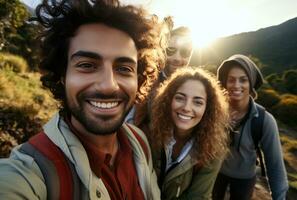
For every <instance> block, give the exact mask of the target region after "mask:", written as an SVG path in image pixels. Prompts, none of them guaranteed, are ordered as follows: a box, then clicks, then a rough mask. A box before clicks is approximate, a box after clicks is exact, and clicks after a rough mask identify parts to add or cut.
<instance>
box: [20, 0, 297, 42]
mask: <svg viewBox="0 0 297 200" xmlns="http://www.w3.org/2000/svg"><path fill="white" fill-rule="evenodd" d="M21 1H23V2H25V3H26V4H27V5H29V6H31V7H33V8H34V7H35V6H36V5H37V4H38V3H39V2H40V0H21ZM121 1H122V2H123V3H127V4H131V3H132V4H135V5H140V6H142V7H144V8H146V9H148V10H149V11H150V12H151V13H153V14H156V15H157V16H158V17H160V18H161V19H162V18H164V17H166V16H168V15H171V16H173V20H174V23H175V27H178V26H188V27H189V28H190V29H191V30H192V36H193V40H194V45H195V46H196V47H203V46H207V45H208V44H209V43H211V42H212V41H213V40H214V39H216V38H218V37H224V36H229V35H233V34H237V33H242V32H248V31H256V30H258V29H260V28H265V27H268V26H273V25H278V24H280V23H282V22H285V21H286V20H289V19H292V18H294V17H297V9H296V8H297V0H121Z"/></svg>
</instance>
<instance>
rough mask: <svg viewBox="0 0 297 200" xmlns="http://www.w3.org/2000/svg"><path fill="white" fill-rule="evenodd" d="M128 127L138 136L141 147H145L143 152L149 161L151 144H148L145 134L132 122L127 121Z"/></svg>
mask: <svg viewBox="0 0 297 200" xmlns="http://www.w3.org/2000/svg"><path fill="white" fill-rule="evenodd" d="M126 125H127V127H128V128H129V129H130V130H131V131H132V133H133V135H134V136H135V137H136V139H137V141H138V142H139V144H140V146H141V148H142V149H143V152H144V154H145V157H146V160H147V161H149V146H148V145H149V144H147V143H146V142H145V141H146V140H145V138H144V137H145V136H144V134H143V133H142V131H141V130H140V129H139V128H137V127H136V126H134V125H132V124H128V123H126Z"/></svg>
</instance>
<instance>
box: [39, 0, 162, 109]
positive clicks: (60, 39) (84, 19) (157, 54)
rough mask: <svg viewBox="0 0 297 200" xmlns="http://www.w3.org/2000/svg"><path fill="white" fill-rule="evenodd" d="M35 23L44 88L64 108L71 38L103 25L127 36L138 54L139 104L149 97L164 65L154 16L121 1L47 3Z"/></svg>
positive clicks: (47, 0) (55, 0) (56, 0)
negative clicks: (39, 29) (82, 30)
mask: <svg viewBox="0 0 297 200" xmlns="http://www.w3.org/2000/svg"><path fill="white" fill-rule="evenodd" d="M34 20H35V21H37V22H39V23H40V24H41V25H42V26H43V27H44V31H43V32H42V33H41V35H40V37H41V41H42V45H41V47H42V58H41V63H40V66H39V67H40V69H41V72H43V76H42V77H41V81H42V83H43V86H45V87H46V88H49V89H50V91H51V92H52V93H53V95H54V97H55V98H56V99H57V100H59V101H60V102H61V107H62V108H64V107H65V103H66V102H65V101H66V99H65V89H64V86H63V84H62V83H61V78H62V77H64V76H65V73H66V68H67V54H68V48H69V41H70V38H71V37H73V36H74V35H75V32H76V30H77V29H78V28H79V27H80V26H81V25H84V24H90V23H102V24H104V25H107V26H109V27H112V28H116V29H119V30H121V31H123V32H125V33H127V34H128V35H129V36H130V37H131V38H132V39H133V41H134V42H135V45H136V48H137V50H138V63H137V64H138V69H137V71H138V93H137V97H136V102H140V101H141V100H143V99H144V97H145V96H146V95H147V92H148V90H149V87H150V86H151V84H152V83H153V81H154V80H155V79H156V77H157V74H158V69H159V68H161V67H160V66H163V65H164V59H165V55H164V49H163V48H162V47H161V45H160V37H161V36H160V32H161V28H162V27H161V25H160V24H159V22H158V19H157V17H156V16H154V15H149V14H148V13H147V12H146V11H145V10H144V9H142V8H138V7H134V6H129V5H126V6H123V5H120V2H119V1H118V0H44V1H42V3H41V4H40V5H38V6H37V8H36V18H35V19H34Z"/></svg>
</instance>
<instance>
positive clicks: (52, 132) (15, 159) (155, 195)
mask: <svg viewBox="0 0 297 200" xmlns="http://www.w3.org/2000/svg"><path fill="white" fill-rule="evenodd" d="M121 128H122V129H123V130H124V132H125V133H126V135H127V137H128V139H129V142H130V144H131V148H132V149H133V159H134V163H135V168H136V171H137V175H138V180H139V183H140V186H141V189H142V191H143V193H144V196H145V199H148V200H155V199H157V200H158V199H160V191H159V188H158V185H157V179H156V175H155V173H154V170H153V167H152V158H151V156H150V155H149V156H150V157H149V159H148V160H149V161H148V162H149V163H148V162H147V159H146V156H145V153H144V152H143V150H142V147H141V145H140V144H139V142H138V140H137V139H136V138H135V136H134V134H133V133H132V132H131V130H130V129H129V128H128V127H127V125H125V124H123V126H122V127H121ZM44 132H45V134H46V135H47V136H48V137H49V138H50V140H51V141H52V142H53V143H55V144H56V145H57V146H58V147H59V148H60V149H61V150H62V151H63V153H64V154H65V155H66V156H67V157H68V158H69V160H70V161H71V162H72V163H73V165H74V166H75V169H76V172H77V174H78V176H79V178H80V180H81V182H82V185H83V186H82V187H83V188H82V189H81V191H82V196H83V198H82V199H92V200H93V199H104V200H108V199H110V197H109V194H108V191H107V189H106V187H105V185H104V183H103V181H102V180H101V179H100V178H98V177H97V176H96V175H95V174H94V173H93V172H92V170H91V168H90V165H89V160H88V156H87V153H86V151H85V149H84V148H83V146H82V144H81V143H80V141H79V140H78V138H77V137H76V136H75V135H74V134H73V133H72V132H71V131H70V130H69V127H68V126H67V124H66V123H65V122H64V121H63V120H62V118H61V117H60V116H59V115H58V114H56V115H55V116H54V117H53V118H52V119H51V120H50V121H49V122H48V123H47V124H46V125H45V126H44ZM138 133H139V134H141V133H142V132H141V131H140V130H139V131H138ZM140 137H141V138H142V139H143V141H144V142H145V143H146V144H147V145H148V142H147V140H146V138H145V136H144V135H143V134H141V135H140ZM19 148H20V146H18V147H16V148H15V149H14V150H13V151H12V154H11V156H10V158H9V159H1V160H0V199H13V200H18V199H30V200H34V199H47V190H46V185H45V182H44V178H43V176H42V173H41V171H40V169H39V167H38V166H37V164H36V163H35V162H34V160H33V158H32V157H30V156H28V155H25V154H22V153H21V152H19V151H18V150H19ZM149 154H150V151H149ZM99 192H100V194H101V196H100V195H96V194H98V193H99ZM99 196H100V197H99Z"/></svg>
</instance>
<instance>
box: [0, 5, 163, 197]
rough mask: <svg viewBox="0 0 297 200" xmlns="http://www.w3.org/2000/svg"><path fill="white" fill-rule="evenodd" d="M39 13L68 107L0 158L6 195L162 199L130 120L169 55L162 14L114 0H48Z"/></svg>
mask: <svg viewBox="0 0 297 200" xmlns="http://www.w3.org/2000/svg"><path fill="white" fill-rule="evenodd" d="M36 16H37V17H36V20H37V21H38V22H39V23H40V24H41V25H42V26H44V28H45V29H44V32H43V34H42V35H41V38H42V40H41V41H42V53H43V56H42V60H41V64H40V68H41V69H42V70H43V71H45V72H47V73H45V74H44V75H43V77H42V78H41V80H42V83H43V85H44V86H45V87H47V88H49V89H50V90H51V92H52V93H53V95H54V97H55V98H56V99H57V100H59V101H60V103H61V109H60V111H59V113H57V114H56V115H55V116H54V117H53V118H52V119H51V120H50V121H49V122H48V123H47V124H46V125H45V126H44V129H43V132H42V133H39V134H37V135H36V136H34V137H33V138H31V139H30V140H29V142H27V143H25V144H23V145H20V146H18V147H16V148H15V149H14V150H13V152H12V154H11V156H10V158H9V159H3V160H1V161H0V199H14V200H15V199H104V200H105V199H113V200H116V199H159V198H160V196H159V195H160V193H159V189H158V186H157V182H156V177H155V174H154V171H153V169H152V163H151V155H150V149H149V146H148V143H147V140H146V138H145V136H144V135H143V133H142V132H141V131H140V130H139V129H137V128H136V127H134V126H132V125H127V124H123V121H124V118H125V116H126V114H127V113H128V112H129V110H130V108H131V106H132V105H133V103H134V101H140V100H141V99H143V98H144V97H145V95H146V92H147V91H148V88H147V86H149V85H150V84H151V82H152V81H153V79H154V74H156V72H157V69H158V67H159V65H162V63H163V58H164V56H163V54H162V52H163V51H162V49H161V47H160V45H159V43H160V38H159V37H160V33H159V32H160V30H161V29H160V27H159V24H158V22H157V20H156V18H151V17H149V15H147V14H146V13H145V11H144V10H142V9H140V8H136V7H133V6H122V5H120V3H119V2H118V1H116V0H112V1H100V0H98V1H95V0H94V1H88V0H73V1H72V0H69V1H51V0H48V1H47V0H44V1H43V2H42V3H41V4H40V5H39V6H37V8H36ZM32 149H33V150H32ZM51 151H52V152H51ZM32 152H33V153H32ZM53 152H57V153H55V154H54V153H53ZM43 153H44V155H45V156H44V155H41V156H40V154H43ZM57 155H60V156H61V155H62V157H63V159H60V158H59V159H60V160H59V162H60V161H61V162H66V160H67V161H69V163H70V164H69V166H66V169H68V170H66V171H61V166H62V167H64V168H65V165H63V164H61V162H60V163H59V162H58V164H57V163H56V162H55V161H56V160H54V159H52V157H55V156H57ZM40 157H41V158H42V159H40ZM40 160H42V161H43V162H39V161H40ZM44 160H45V161H46V162H45V161H44ZM55 167H56V173H53V172H52V171H51V170H48V168H55ZM67 173H69V174H74V175H73V177H77V181H76V182H75V181H74V180H76V179H75V178H73V179H70V180H72V181H71V182H68V181H66V184H67V185H73V188H74V189H73V190H74V191H73V192H74V193H73V196H72V197H69V196H68V197H65V193H66V195H68V194H67V193H68V190H67V191H65V187H66V188H67V187H68V186H65V181H64V180H65V179H63V178H61V176H66V174H67ZM56 176H58V180H60V181H58V182H54V183H53V180H54V178H55V177H56ZM49 179H51V180H50V181H48V180H49ZM63 181H64V182H63ZM74 182H75V183H74ZM52 185H54V188H55V186H56V189H53V187H51V186H52ZM63 195H64V196H63Z"/></svg>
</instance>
